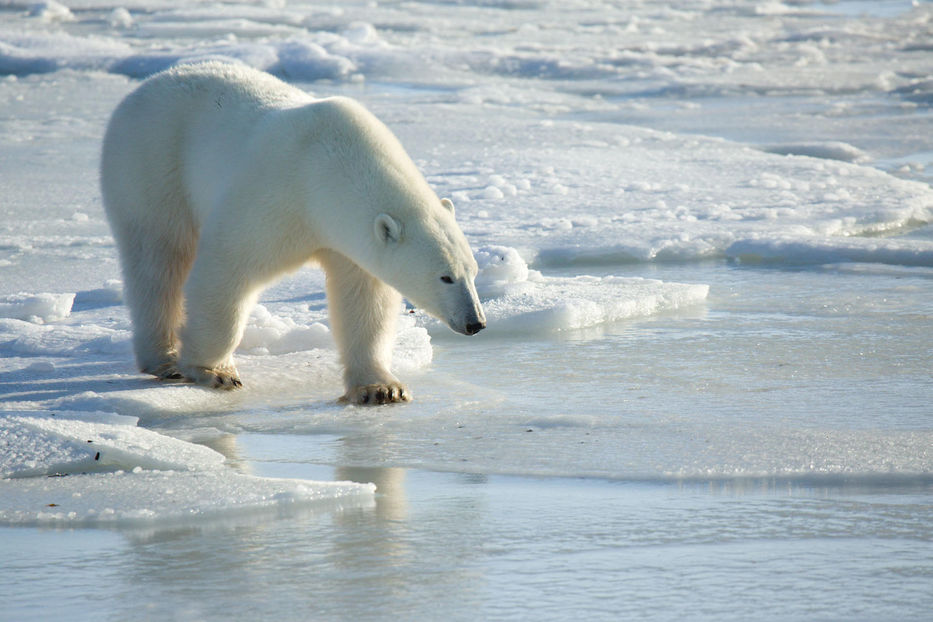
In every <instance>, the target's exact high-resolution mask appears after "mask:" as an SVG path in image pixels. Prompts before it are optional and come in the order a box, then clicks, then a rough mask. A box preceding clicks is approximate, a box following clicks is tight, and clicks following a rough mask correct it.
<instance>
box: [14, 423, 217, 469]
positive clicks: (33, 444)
mask: <svg viewBox="0 0 933 622" xmlns="http://www.w3.org/2000/svg"><path fill="white" fill-rule="evenodd" d="M136 421H137V420H136V418H135V417H122V416H119V415H114V414H108V413H81V412H69V413H66V414H63V413H51V412H33V413H14V414H3V415H0V477H26V476H39V475H61V474H70V473H84V472H89V471H115V470H117V469H127V470H131V469H133V468H134V467H137V466H140V467H143V468H148V469H173V470H192V469H197V470H209V469H215V468H219V467H220V466H221V465H222V464H223V462H224V457H223V456H222V455H221V454H219V453H217V452H215V451H213V450H211V449H208V448H207V447H204V446H201V445H194V444H192V443H185V442H183V441H179V440H176V439H174V438H171V437H169V436H165V435H162V434H158V433H156V432H153V431H151V430H147V429H145V428H140V427H137V425H136Z"/></svg>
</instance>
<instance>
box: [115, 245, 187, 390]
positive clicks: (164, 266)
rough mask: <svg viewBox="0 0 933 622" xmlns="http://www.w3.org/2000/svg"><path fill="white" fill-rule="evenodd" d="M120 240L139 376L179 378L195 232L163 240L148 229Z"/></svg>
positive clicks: (126, 295)
mask: <svg viewBox="0 0 933 622" xmlns="http://www.w3.org/2000/svg"><path fill="white" fill-rule="evenodd" d="M120 239H121V245H122V248H121V251H122V252H121V255H122V257H123V262H124V270H123V272H124V281H125V283H124V288H125V298H126V304H127V306H128V307H129V310H130V317H131V319H132V323H133V349H134V351H135V354H136V362H137V364H138V365H139V369H140V370H141V371H142V372H143V373H147V374H152V375H154V376H156V377H158V378H161V379H163V380H180V379H182V376H181V374H180V373H179V372H178V370H177V368H176V357H177V351H178V329H179V327H180V325H181V323H182V319H183V316H184V302H183V295H182V288H183V285H184V281H185V278H186V277H187V275H188V271H189V270H190V268H191V263H192V260H193V258H194V251H195V243H196V242H195V237H194V234H193V232H182V233H180V234H178V235H176V236H166V237H162V236H158V235H156V236H153V235H152V232H151V231H149V232H146V233H143V232H140V233H139V234H138V235H129V236H120Z"/></svg>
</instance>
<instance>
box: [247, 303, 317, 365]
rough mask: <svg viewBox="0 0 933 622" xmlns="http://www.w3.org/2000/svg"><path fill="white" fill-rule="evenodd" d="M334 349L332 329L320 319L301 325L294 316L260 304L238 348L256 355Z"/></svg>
mask: <svg viewBox="0 0 933 622" xmlns="http://www.w3.org/2000/svg"><path fill="white" fill-rule="evenodd" d="M318 348H320V349H331V350H332V349H333V348H334V340H333V338H332V337H331V334H330V329H328V328H327V327H326V326H324V325H323V324H321V323H320V322H312V323H311V324H310V325H309V326H299V325H298V324H297V323H296V322H295V321H294V320H293V319H291V318H287V317H286V318H280V317H276V316H274V315H272V313H270V312H269V310H268V309H267V308H266V307H265V306H263V305H256V306H255V307H254V308H253V310H252V312H251V313H250V318H249V323H248V324H247V325H246V329H245V330H244V331H243V339H242V340H241V341H240V345H239V347H238V350H240V351H241V352H251V353H254V354H287V353H289V352H301V351H305V350H314V349H318Z"/></svg>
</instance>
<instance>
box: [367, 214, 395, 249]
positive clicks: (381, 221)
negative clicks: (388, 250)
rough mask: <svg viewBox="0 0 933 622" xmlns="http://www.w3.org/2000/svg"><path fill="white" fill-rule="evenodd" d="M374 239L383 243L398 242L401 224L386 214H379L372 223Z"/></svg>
mask: <svg viewBox="0 0 933 622" xmlns="http://www.w3.org/2000/svg"><path fill="white" fill-rule="evenodd" d="M373 230H374V232H375V234H376V239H377V240H379V241H380V242H382V243H383V244H388V243H390V242H398V241H399V240H400V239H401V237H402V225H401V224H400V223H399V222H398V221H397V220H395V219H394V218H392V217H391V216H389V215H388V214H379V215H378V216H376V221H375V222H374V223H373Z"/></svg>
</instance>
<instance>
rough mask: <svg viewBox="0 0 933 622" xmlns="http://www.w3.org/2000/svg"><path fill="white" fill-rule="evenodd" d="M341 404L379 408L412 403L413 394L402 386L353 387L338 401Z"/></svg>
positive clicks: (374, 385) (372, 385)
mask: <svg viewBox="0 0 933 622" xmlns="http://www.w3.org/2000/svg"><path fill="white" fill-rule="evenodd" d="M338 401H339V402H340V403H341V404H358V405H363V406H378V405H381V404H396V403H399V402H410V401H411V392H410V391H409V390H408V389H407V388H406V387H405V386H403V385H401V384H367V385H363V386H359V387H353V388H352V389H350V390H349V391H347V393H346V395H344V396H343V397H341V398H340V399H339V400H338Z"/></svg>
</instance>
